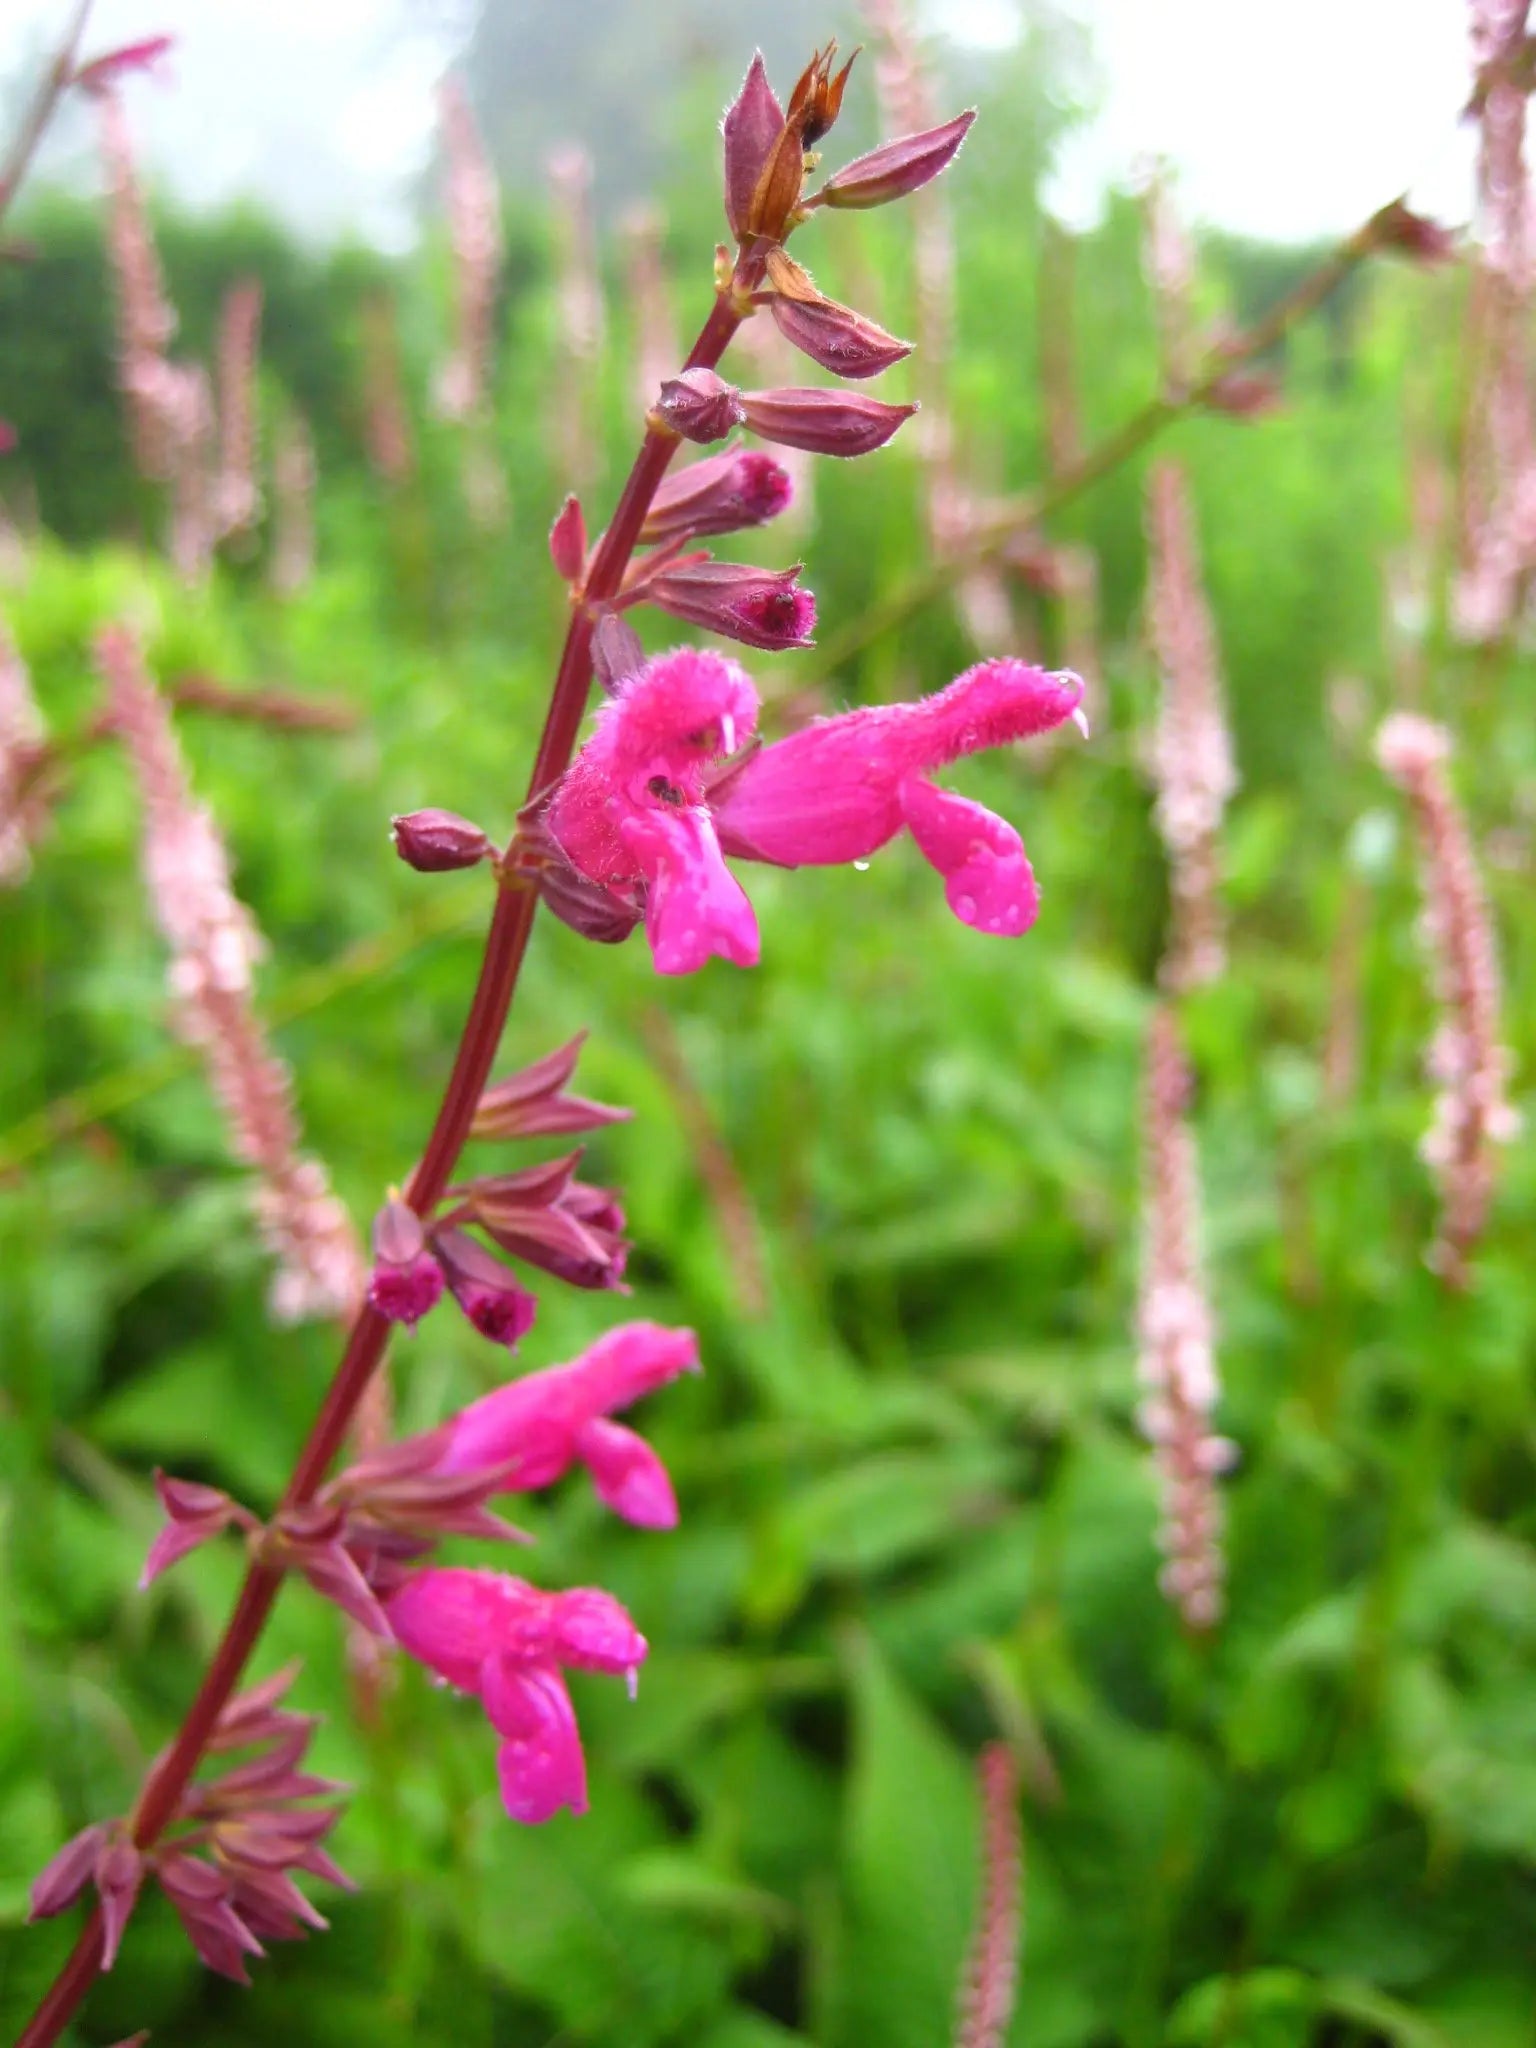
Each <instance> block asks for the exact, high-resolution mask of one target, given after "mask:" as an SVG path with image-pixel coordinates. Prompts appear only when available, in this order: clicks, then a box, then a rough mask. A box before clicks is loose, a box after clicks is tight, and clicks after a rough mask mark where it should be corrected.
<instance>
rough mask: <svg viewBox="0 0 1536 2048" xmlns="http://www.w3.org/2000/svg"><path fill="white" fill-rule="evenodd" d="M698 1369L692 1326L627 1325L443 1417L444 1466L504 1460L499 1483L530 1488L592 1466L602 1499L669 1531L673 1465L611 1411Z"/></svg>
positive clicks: (465, 1469)
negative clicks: (669, 1469)
mask: <svg viewBox="0 0 1536 2048" xmlns="http://www.w3.org/2000/svg"><path fill="white" fill-rule="evenodd" d="M698 1370H699V1346H698V1339H697V1338H696V1337H695V1336H694V1334H693V1332H692V1330H669V1329H665V1328H663V1327H662V1326H661V1325H660V1324H659V1323H644V1322H641V1323H621V1324H620V1325H619V1327H618V1328H617V1329H616V1330H610V1331H609V1332H608V1333H607V1335H606V1336H603V1337H600V1338H599V1339H598V1340H597V1342H596V1343H595V1344H592V1345H589V1346H588V1348H587V1349H586V1350H585V1351H584V1352H582V1354H581V1356H580V1357H579V1358H575V1359H572V1361H571V1362H570V1364H569V1365H557V1366H551V1367H549V1368H548V1369H547V1370H545V1371H543V1372H535V1373H529V1374H528V1375H527V1376H526V1377H525V1378H523V1379H520V1380H510V1381H509V1382H508V1383H507V1385H506V1386H504V1387H498V1388H497V1389H496V1390H495V1392H494V1393H490V1394H486V1395H484V1396H482V1398H481V1399H480V1400H478V1401H475V1402H472V1403H471V1404H470V1406H469V1407H468V1408H465V1409H462V1410H461V1411H460V1412H459V1413H458V1414H457V1415H455V1416H454V1417H452V1419H451V1420H450V1421H449V1422H448V1423H447V1424H445V1425H444V1428H445V1429H446V1432H447V1437H446V1447H445V1449H444V1450H443V1452H442V1453H441V1455H440V1456H438V1457H437V1459H436V1460H435V1462H434V1464H433V1467H432V1469H433V1471H434V1472H437V1473H471V1472H475V1471H480V1470H484V1469H487V1468H496V1467H504V1468H505V1475H506V1476H505V1477H504V1478H503V1479H502V1480H501V1481H500V1482H499V1484H498V1486H497V1488H496V1491H498V1492H506V1493H531V1492H534V1491H537V1490H538V1489H540V1488H542V1487H546V1486H552V1485H553V1484H554V1483H555V1481H556V1480H557V1479H559V1478H560V1477H561V1476H562V1474H564V1473H565V1472H566V1471H567V1470H568V1469H569V1468H570V1467H571V1466H572V1465H573V1464H584V1465H586V1466H587V1468H588V1470H589V1471H590V1472H591V1474H592V1477H593V1480H594V1482H595V1483H596V1486H597V1490H598V1494H599V1497H600V1498H601V1499H602V1500H603V1501H604V1502H606V1504H607V1505H608V1506H609V1507H611V1508H612V1509H613V1510H614V1512H615V1514H619V1515H622V1516H623V1517H624V1519H625V1520H626V1521H629V1522H634V1523H636V1524H637V1525H638V1526H639V1527H641V1528H645V1529H670V1528H672V1527H673V1526H674V1525H675V1523H676V1521H677V1501H676V1498H675V1497H674V1495H673V1492H672V1484H671V1481H670V1480H669V1479H668V1477H667V1474H666V1469H665V1467H664V1466H663V1465H662V1463H661V1461H660V1459H659V1458H658V1457H657V1456H656V1454H655V1452H654V1451H652V1450H651V1449H650V1447H649V1445H647V1444H646V1443H644V1442H643V1441H642V1440H641V1438H639V1437H638V1436H636V1435H635V1434H634V1433H633V1431H631V1430H627V1429H623V1428H621V1427H620V1426H619V1425H618V1424H617V1423H614V1422H611V1421H609V1420H608V1418H609V1417H610V1416H611V1415H612V1413H613V1411H614V1410H615V1409H616V1408H627V1407H628V1406H629V1405H630V1403H631V1402H632V1401H638V1400H640V1399H641V1398H642V1396H644V1395H646V1394H649V1393H653V1392H654V1391H655V1390H656V1389H657V1388H658V1387H663V1386H665V1385H667V1383H668V1382H669V1381H670V1380H674V1379H676V1378H677V1376H678V1374H679V1373H684V1372H697V1371H698Z"/></svg>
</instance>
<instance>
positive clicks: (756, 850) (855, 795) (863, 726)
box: [710, 659, 1083, 936]
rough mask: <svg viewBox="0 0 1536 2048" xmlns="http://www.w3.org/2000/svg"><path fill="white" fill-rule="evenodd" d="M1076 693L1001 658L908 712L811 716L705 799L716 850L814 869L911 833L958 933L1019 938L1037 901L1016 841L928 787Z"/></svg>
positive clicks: (966, 802)
mask: <svg viewBox="0 0 1536 2048" xmlns="http://www.w3.org/2000/svg"><path fill="white" fill-rule="evenodd" d="M1082 694H1083V686H1082V683H1081V681H1080V679H1079V678H1078V677H1077V676H1075V675H1070V674H1066V673H1063V674H1060V675H1052V674H1048V673H1047V672H1046V671H1044V670H1042V669H1038V668H1031V667H1030V666H1029V665H1028V664H1027V663H1025V662H1022V661H1015V660H1011V659H1004V660H999V661H984V662H981V663H979V664H978V665H977V666H976V667H975V668H971V669H967V670H966V672H965V673H964V674H963V675H961V676H958V677H957V678H956V679H955V681H954V682H953V683H951V684H950V685H949V687H948V689H945V690H940V691H938V692H937V693H936V694H935V695H934V696H931V697H923V698H920V699H918V701H917V702H915V703H910V704H886V705H879V706H872V707H870V708H869V709H866V710H862V711H849V712H845V713H844V714H843V715H842V716H841V717H838V718H827V719H818V720H817V721H816V723H815V724H813V725H809V726H806V727H805V728H804V729H803V730H802V731H800V732H797V733H792V734H791V735H790V737H789V738H788V739H784V740H780V741H778V742H777V743H776V744H775V745H774V746H771V747H765V748H764V749H763V751H762V752H761V753H759V754H755V755H752V756H751V757H750V758H749V759H748V760H747V761H746V762H745V763H744V764H743V765H742V767H741V768H740V769H739V770H737V771H735V772H734V773H730V774H728V775H727V776H726V777H725V778H724V779H723V781H722V782H721V784H720V785H719V787H718V788H717V789H716V791H714V792H713V793H712V795H711V798H710V803H711V808H712V810H713V812H714V817H715V823H716V826H717V828H718V832H719V839H720V844H721V846H722V847H723V848H724V850H725V851H726V852H727V853H732V854H737V855H740V856H742V857H743V858H745V859H748V860H761V861H770V862H772V863H774V864H775V865H776V866H780V867H807V866H809V867H821V866H827V865H834V864H841V863H842V862H844V861H852V860H862V859H865V858H867V857H868V856H869V855H870V854H872V853H874V852H875V851H877V849H878V848H880V847H882V846H884V845H885V844H886V843H887V841H888V840H891V839H893V838H894V837H895V836H896V834H897V833H898V832H899V831H900V830H901V829H902V827H903V826H906V828H907V829H908V830H909V831H910V832H911V834H912V837H913V838H914V839H915V840H916V841H917V845H918V850H919V852H920V853H922V855H923V857H924V858H925V859H926V860H927V861H929V862H930V863H931V864H932V865H933V866H934V867H936V868H937V869H938V870H939V872H940V874H942V875H943V876H944V878H945V896H946V899H947V900H948V903H949V907H950V909H951V910H953V912H954V913H955V915H956V917H958V918H959V919H960V920H961V922H962V923H964V924H969V925H973V926H975V928H976V929H977V930H979V931H985V932H995V933H999V934H1002V935H1006V936H1014V935H1017V934H1018V933H1020V932H1024V931H1027V930H1028V929H1029V927H1030V925H1031V924H1033V923H1034V920H1035V914H1036V911H1037V909H1038V907H1039V896H1038V891H1037V889H1036V887H1035V879H1034V875H1033V873H1032V872H1031V870H1030V865H1029V862H1028V860H1027V859H1026V858H1025V855H1024V847H1023V843H1022V842H1021V840H1020V839H1019V836H1018V834H1017V833H1016V832H1015V831H1014V829H1013V827H1012V826H1011V825H1009V824H1006V823H1005V822H1004V820H1003V819H1001V818H999V817H997V816H995V815H994V814H993V813H992V812H991V811H988V810H985V809H983V807H982V806H981V805H980V804H977V803H973V802H972V801H971V800H970V799H969V798H968V797H961V796H956V795H954V794H953V793H952V792H951V791H948V790H942V789H939V788H937V787H935V785H934V784H933V783H932V782H931V781H929V779H928V777H929V775H930V774H931V773H932V771H933V770H935V769H938V768H943V767H947V766H948V765H949V763H950V762H952V761H957V760H959V759H960V758H961V757H962V756H963V755H966V754H974V753H978V752H980V751H981V750H982V749H983V748H985V747H996V746H1004V745H1006V744H1007V743H1008V742H1010V741H1012V740H1021V739H1027V738H1029V737H1030V736H1031V735H1033V734H1035V733H1042V732H1047V731H1049V730H1050V729H1051V728H1052V727H1053V726H1057V725H1060V724H1061V723H1062V722H1063V720H1065V719H1067V718H1070V717H1072V715H1073V713H1074V712H1075V711H1076V710H1077V707H1078V705H1079V703H1080V701H1081V699H1082Z"/></svg>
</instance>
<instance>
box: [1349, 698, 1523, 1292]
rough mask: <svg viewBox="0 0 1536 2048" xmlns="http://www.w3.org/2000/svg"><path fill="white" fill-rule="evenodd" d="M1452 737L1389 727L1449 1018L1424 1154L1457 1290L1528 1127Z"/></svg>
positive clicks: (1434, 1258) (1386, 743)
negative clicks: (1502, 1158)
mask: <svg viewBox="0 0 1536 2048" xmlns="http://www.w3.org/2000/svg"><path fill="white" fill-rule="evenodd" d="M1450 751H1451V740H1450V735H1449V733H1447V732H1446V731H1445V729H1444V728H1443V727H1441V726H1437V725H1433V724H1431V723H1430V721H1429V720H1428V719H1426V718H1420V717H1418V716H1417V715H1415V714H1414V713H1412V712H1407V711H1399V712H1394V714H1393V715H1392V716H1391V717H1390V718H1389V719H1387V720H1386V722H1385V724H1384V725H1383V726H1382V728H1381V731H1380V732H1379V733H1378V735H1377V739H1376V754H1377V758H1378V760H1379V761H1380V762H1381V765H1382V767H1383V768H1384V769H1385V770H1386V772H1387V773H1388V775H1390V776H1391V778H1392V780H1393V781H1394V782H1395V783H1397V785H1398V786H1399V788H1401V789H1402V790H1403V791H1404V792H1405V794H1406V795H1407V797H1408V800H1409V802H1410V803H1411V804H1412V806H1413V812H1414V822H1415V824H1416V825H1417V827H1418V835H1419V862H1420V868H1421V871H1422V874H1423V883H1424V935H1425V938H1426V940H1427V942H1428V945H1429V949H1430V954H1431V958H1432V960H1433V966H1434V982H1435V992H1436V994H1437V995H1438V997H1439V999H1440V1003H1441V1006H1442V1012H1443V1014H1442V1018H1441V1022H1440V1026H1439V1029H1438V1030H1437V1031H1436V1033H1435V1036H1434V1039H1433V1041H1432V1042H1431V1045H1430V1050H1429V1060H1428V1064H1429V1070H1430V1073H1431V1074H1432V1076H1433V1077H1434V1079H1435V1080H1436V1081H1437V1082H1438V1083H1439V1088H1440V1092H1439V1094H1438V1095H1437V1097H1436V1099H1435V1115H1434V1122H1433V1124H1432V1125H1431V1127H1430V1130H1429V1132H1428V1134H1427V1135H1426V1137H1425V1139H1424V1144H1423V1152H1424V1157H1425V1160H1426V1161H1427V1163H1428V1165H1429V1167H1430V1169H1431V1171H1432V1172H1433V1174H1434V1176H1435V1179H1436V1181H1437V1182H1438V1183H1439V1187H1440V1197H1441V1219H1440V1234H1439V1239H1438V1241H1437V1243H1436V1244H1435V1245H1434V1247H1433V1248H1432V1250H1431V1253H1430V1260H1431V1263H1432V1264H1433V1265H1434V1266H1435V1268H1436V1270H1437V1271H1438V1272H1440V1273H1441V1274H1442V1275H1443V1276H1444V1278H1445V1279H1446V1280H1447V1281H1449V1282H1450V1284H1451V1285H1453V1286H1463V1285H1465V1283H1466V1280H1467V1261H1468V1259H1469V1257H1470V1255H1471V1253H1472V1251H1473V1249H1474V1247H1475V1246H1476V1244H1477V1241H1478V1239H1479V1237H1480V1236H1481V1235H1482V1231H1483V1226H1484V1223H1485V1221H1486V1218H1487V1214H1488V1206H1489V1203H1490V1202H1491V1200H1492V1198H1493V1188H1494V1179H1495V1172H1496V1165H1495V1159H1496V1154H1495V1148H1496V1147H1497V1146H1498V1145H1500V1144H1505V1143H1507V1142H1508V1141H1509V1140H1510V1139H1511V1138H1513V1137H1514V1135H1515V1134H1516V1132H1517V1130H1518V1129H1519V1118H1518V1116H1517V1115H1516V1113H1515V1111H1514V1109H1513V1108H1512V1107H1511V1106H1510V1102H1509V1098H1508V1083H1509V1075H1510V1070H1511V1067H1512V1065H1513V1060H1512V1056H1511V1054H1510V1052H1509V1051H1508V1049H1507V1048H1506V1047H1505V1046H1504V1045H1502V1044H1501V1043H1500V1039H1499V1008H1500V988H1499V959H1498V948H1497V944H1496V941H1495V938H1494V930H1493V919H1492V917H1491V915H1490V913H1489V909H1488V902H1487V898H1486V896H1485V895H1484V893H1483V886H1482V881H1481V878H1480V877H1479V875H1478V871H1477V862H1476V859H1475V857H1474V854H1473V850H1472V842H1471V839H1470V836H1469V835H1468V832H1467V826H1466V821H1465V819H1464V818H1463V816H1462V813H1461V809H1460V806H1459V805H1458V804H1457V802H1456V798H1455V796H1454V794H1453V793H1452V790H1451V786H1450V783H1449V780H1448V779H1447V776H1446V772H1445V763H1446V760H1447V758H1448V757H1449V754H1450Z"/></svg>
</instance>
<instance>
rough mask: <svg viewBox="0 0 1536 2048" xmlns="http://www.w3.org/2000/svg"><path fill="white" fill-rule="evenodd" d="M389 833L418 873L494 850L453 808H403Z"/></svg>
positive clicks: (463, 864)
mask: <svg viewBox="0 0 1536 2048" xmlns="http://www.w3.org/2000/svg"><path fill="white" fill-rule="evenodd" d="M571 502H572V503H573V504H574V502H575V500H574V499H573V500H572V501H571ZM390 837H391V838H392V839H393V840H394V842H395V851H396V853H398V854H399V856H400V858H401V859H402V860H403V861H404V862H405V864H406V866H407V867H408V868H415V870H416V872H417V873H418V874H421V875H440V874H445V873H447V872H448V870H449V869H451V868H472V867H475V866H477V865H478V863H479V862H481V861H483V860H487V859H489V858H490V856H491V855H492V854H494V853H495V851H496V849H495V847H494V846H493V845H492V844H491V842H490V840H489V839H487V838H486V836H485V834H484V833H483V832H482V831H481V829H480V827H479V826H478V825H474V824H471V823H470V821H469V819H468V818H461V817H460V816H459V815H458V813H457V812H456V811H438V810H425V811H407V812H406V813H405V814H404V815H403V816H402V817H398V818H391V820H390Z"/></svg>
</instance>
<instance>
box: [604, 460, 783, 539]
mask: <svg viewBox="0 0 1536 2048" xmlns="http://www.w3.org/2000/svg"><path fill="white" fill-rule="evenodd" d="M791 495H792V491H791V485H790V480H789V475H788V473H787V471H786V470H784V469H783V468H782V467H781V465H780V464H779V463H777V462H775V461H774V459H773V457H772V456H771V455H764V454H763V453H762V451H761V450H760V449H757V448H727V449H726V450H725V451H724V452H723V453H722V454H719V455H706V456H705V457H704V458H703V459H702V460H701V461H699V462H690V463H689V464H688V465H687V467H686V468H684V469H675V470H673V471H672V472H671V474H670V475H669V476H667V477H665V478H664V479H663V481H662V483H661V486H660V488H659V489H658V491H657V493H656V495H655V497H654V498H653V499H652V501H651V509H650V511H649V512H648V513H647V514H646V517H645V525H644V526H643V527H642V528H641V531H640V539H641V542H642V543H643V544H644V545H645V546H648V547H664V546H672V545H675V544H677V543H678V542H682V541H688V540H698V539H701V538H703V537H704V536H705V535H708V534H714V533H736V532H739V531H740V530H741V529H742V528H743V527H748V526H763V525H766V523H767V522H768V521H769V520H770V519H776V518H777V517H778V515H779V514H780V513H781V512H783V511H784V510H785V509H786V508H787V507H788V505H789V502H790V498H791Z"/></svg>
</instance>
